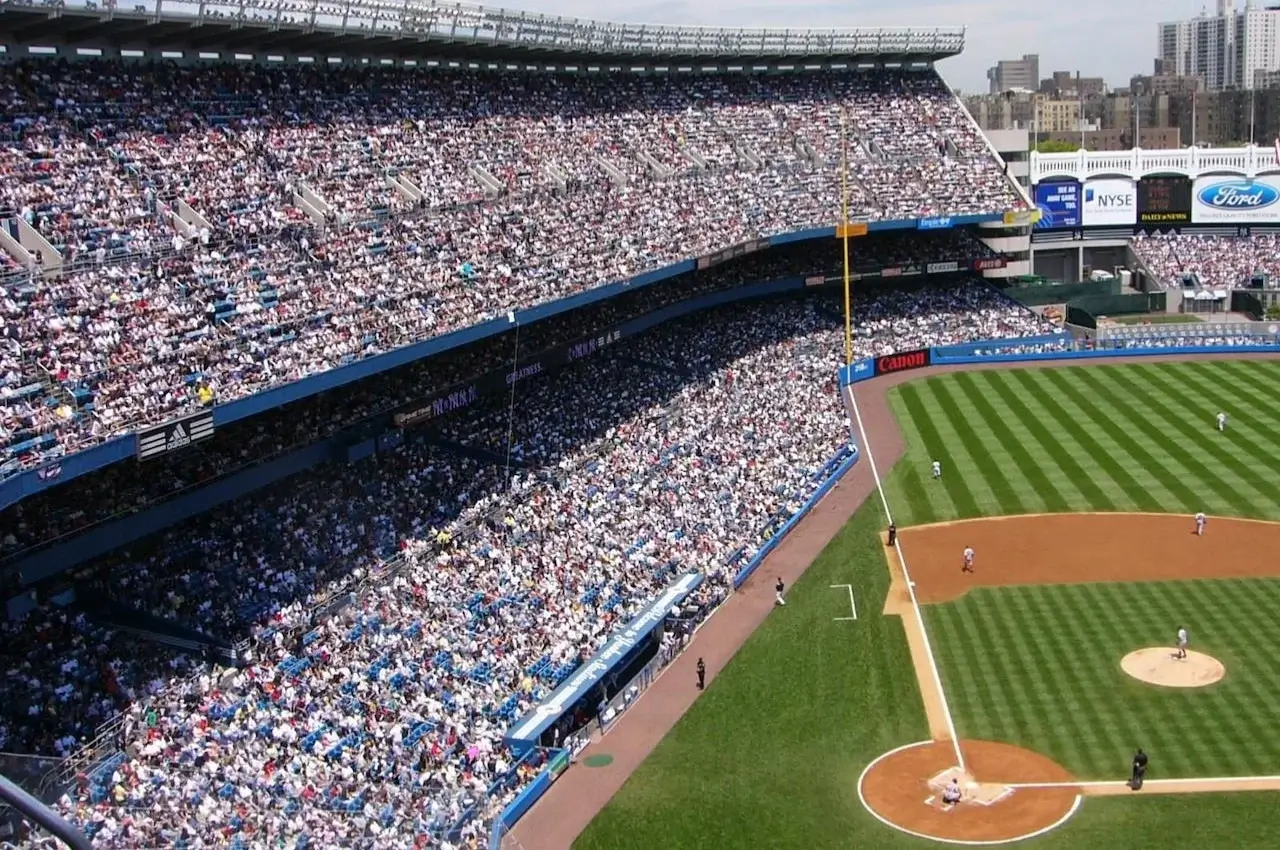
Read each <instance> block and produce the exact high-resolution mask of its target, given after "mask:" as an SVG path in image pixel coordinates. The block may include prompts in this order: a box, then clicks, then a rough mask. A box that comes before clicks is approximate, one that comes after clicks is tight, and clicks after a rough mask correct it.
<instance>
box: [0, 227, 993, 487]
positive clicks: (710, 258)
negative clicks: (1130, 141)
mask: <svg viewBox="0 0 1280 850" xmlns="http://www.w3.org/2000/svg"><path fill="white" fill-rule="evenodd" d="M1003 217H1004V214H1003V213H992V214H986V215H963V216H949V217H941V218H932V219H904V220H901V221H873V222H868V223H867V231H868V232H869V233H880V232H884V231H901V230H945V229H951V228H956V227H965V226H968V225H972V224H980V223H982V222H988V221H1000V220H1002V219H1003ZM835 232H836V229H835V227H818V228H810V229H807V230H799V231H795V232H792V233H782V234H776V235H773V236H770V237H768V238H766V239H757V240H753V241H752V242H749V243H745V244H744V245H740V246H732V247H728V248H725V249H723V250H720V251H716V252H713V253H711V254H708V255H705V256H703V257H700V258H696V259H690V260H684V261H681V262H679V263H675V264H674V265H670V266H667V267H665V268H661V269H655V270H654V271H650V272H646V273H644V274H641V275H637V276H635V277H633V278H631V279H629V280H625V281H620V282H617V283H609V284H605V285H603V286H598V287H596V288H594V289H591V290H588V291H586V292H580V293H578V294H576V295H571V296H569V297H567V298H561V299H559V300H556V301H550V302H547V303H546V304H539V305H537V306H535V307H530V308H528V309H527V310H519V311H516V312H515V313H514V314H513V315H512V316H511V317H510V318H509V317H508V316H506V315H502V316H498V317H495V318H492V319H489V320H487V321H484V322H481V323H479V324H476V325H472V326H471V327H467V328H462V329H460V330H456V331H453V332H451V333H447V334H442V335H440V336H437V337H433V338H431V339H427V340H423V341H421V342H417V343H413V344H411V345H406V346H404V347H402V348H397V349H395V350H394V351H388V352H385V353H383V354H376V355H374V356H372V357H369V358H366V359H364V360H357V361H355V362H352V363H348V364H346V365H344V366H339V367H337V368H335V369H330V370H329V371H327V372H322V373H320V374H318V375H312V376H311V377H308V378H303V379H302V380H299V381H294V382H293V383H289V384H285V385H283V386H279V387H274V388H272V389H269V390H263V391H262V392H260V393H256V394H254V395H251V396H247V397H245V398H241V399H236V400H235V401H230V402H227V403H225V404H220V405H217V406H216V407H215V408H214V409H213V423H214V427H215V428H217V427H223V426H225V425H229V424H231V423H232V422H236V421H238V420H240V419H245V418H247V417H250V416H256V415H258V414H260V413H264V412H266V411H268V410H272V409H274V408H276V407H279V406H281V405H284V404H290V403H292V402H295V401H300V400H301V399H304V398H307V397H308V396H312V395H316V394H317V393H322V392H326V391H328V390H333V389H336V388H338V387H341V386H345V385H347V384H350V383H353V382H355V381H361V380H364V379H365V378H368V377H371V376H373V375H376V374H378V373H380V372H385V371H387V370H389V369H395V368H397V367H399V366H404V365H406V364H409V363H413V362H415V361H418V360H421V359H423V358H425V357H430V356H432V355H434V354H440V353H442V352H445V351H448V350H449V349H451V348H458V347H460V346H463V345H469V344H471V343H473V342H478V341H479V340H482V339H486V338H488V337H491V336H494V335H496V334H499V333H502V332H503V331H506V330H508V329H509V328H511V327H513V326H514V325H515V324H522V325H527V324H529V323H531V322H537V321H540V320H542V319H547V318H550V317H552V316H557V315H559V314H561V313H565V312H568V311H570V310H576V309H578V308H579V307H585V306H586V305H588V304H594V303H596V302H598V301H603V300H605V299H607V298H613V297H615V296H617V295H620V294H622V293H624V292H629V291H631V290H633V289H638V288H640V287H643V286H648V285H650V284H653V283H657V282H659V281H663V280H666V279H668V278H671V277H675V276H676V275H678V274H683V273H685V272H690V271H694V270H695V269H706V268H712V267H714V266H715V265H717V264H719V263H722V262H725V261H727V260H729V259H733V258H736V257H740V256H744V255H745V254H747V253H752V252H755V251H761V250H765V249H766V248H770V247H773V246H776V245H787V244H791V243H795V242H803V241H807V240H814V239H831V238H834V236H835ZM153 424H159V423H153ZM136 452H137V438H136V437H135V436H134V435H133V434H128V435H125V436H122V437H117V438H115V439H113V440H111V441H109V442H106V443H103V444H102V445H99V446H94V447H93V448H89V449H85V450H84V451H82V452H77V453H75V454H72V455H68V456H66V457H62V458H57V459H51V460H50V461H49V463H47V464H45V465H44V467H43V468H42V469H27V470H23V471H21V472H14V473H12V474H11V475H10V476H9V477H8V478H6V479H5V480H3V481H0V509H3V508H5V507H8V506H9V505H11V504H13V503H14V502H17V501H19V500H21V499H24V498H26V497H27V496H30V495H33V494H35V493H39V492H40V491H41V490H45V489H47V488H49V487H52V486H56V485H58V484H62V483H65V482H66V481H68V480H70V479H72V478H76V477H78V476H81V475H87V474H88V473H90V472H94V471H96V470H99V469H102V468H103V467H106V466H110V465H111V464H114V463H119V462H120V461H122V460H126V459H128V458H130V457H133V456H134V455H135V454H136ZM55 467H56V468H57V470H58V472H57V474H56V475H48V474H47V473H46V470H49V469H53V468H55ZM4 471H5V469H4V467H2V466H0V475H2V474H4Z"/></svg>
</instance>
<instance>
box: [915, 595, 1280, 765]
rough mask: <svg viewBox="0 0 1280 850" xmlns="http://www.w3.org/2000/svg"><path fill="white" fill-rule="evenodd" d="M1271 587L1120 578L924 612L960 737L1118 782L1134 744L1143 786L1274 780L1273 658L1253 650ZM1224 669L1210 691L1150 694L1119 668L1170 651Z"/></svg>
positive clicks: (1272, 601)
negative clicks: (1182, 644)
mask: <svg viewBox="0 0 1280 850" xmlns="http://www.w3.org/2000/svg"><path fill="white" fill-rule="evenodd" d="M1277 606H1280V580H1275V579H1245V580H1236V581H1213V580H1206V581H1178V582H1126V583H1116V584H1079V585H1043V586H1036V587H1008V588H999V589H990V588H982V589H978V590H975V591H972V592H970V593H968V594H966V595H965V596H964V597H962V598H961V599H959V600H957V601H955V602H952V603H947V604H945V605H929V606H926V607H925V608H924V615H925V618H926V621H927V625H928V628H929V631H930V634H931V635H932V636H933V638H934V652H935V653H936V654H937V657H938V662H939V668H940V672H941V675H942V679H943V686H944V688H945V689H946V692H947V695H948V698H949V700H950V703H951V707H952V711H953V712H954V714H955V716H956V719H957V722H958V723H959V725H960V726H961V731H962V734H963V735H964V736H965V737H967V738H982V739H989V740H996V741H1012V742H1016V743H1018V744H1020V745H1022V746H1026V747H1030V748H1031V749H1034V750H1036V751H1038V752H1041V753H1044V754H1045V755H1047V756H1050V757H1051V758H1053V759H1055V760H1056V761H1057V762H1058V763H1059V764H1062V765H1063V766H1064V767H1066V768H1067V769H1068V770H1070V771H1072V772H1073V773H1074V774H1075V775H1076V776H1078V777H1080V778H1081V779H1090V780H1103V779H1122V778H1124V777H1125V775H1126V771H1127V769H1128V760H1129V758H1130V757H1131V756H1132V755H1133V750H1134V748H1135V747H1143V748H1144V749H1146V750H1147V751H1148V752H1149V753H1151V754H1152V759H1153V772H1152V774H1151V777H1152V778H1157V777H1164V778H1169V777H1203V776H1252V775H1271V774H1276V773H1280V736H1276V735H1270V734H1263V733H1264V731H1265V730H1268V729H1271V728H1273V727H1274V720H1275V697H1274V695H1275V694H1276V693H1278V692H1280V690H1278V689H1280V656H1278V655H1277V654H1275V653H1272V652H1268V651H1265V648H1263V647H1260V646H1259V645H1258V635H1257V629H1258V625H1259V623H1265V622H1269V621H1270V619H1269V617H1268V615H1267V614H1266V612H1267V611H1268V610H1272V611H1273V610H1280V609H1277ZM1177 623H1186V624H1188V625H1189V626H1190V628H1191V630H1192V635H1191V636H1192V645H1193V648H1197V647H1198V648H1200V649H1202V650H1204V651H1207V652H1209V653H1210V654H1212V655H1213V656H1214V657H1216V658H1218V659H1220V660H1221V661H1222V662H1223V663H1224V664H1225V665H1226V666H1227V670H1228V673H1227V678H1226V679H1224V680H1223V681H1222V682H1221V683H1219V684H1217V685H1215V686H1214V687H1212V688H1203V689H1173V688H1168V689H1166V688H1153V687H1150V686H1148V685H1144V684H1141V683H1140V682H1137V681H1136V680H1134V679H1131V678H1130V677H1129V676H1128V675H1126V674H1125V673H1124V672H1123V671H1121V669H1120V665H1119V661H1120V659H1121V658H1122V657H1123V656H1124V655H1125V654H1126V653H1127V652H1129V651H1131V650H1133V649H1134V648H1137V647H1142V646H1160V645H1168V644H1169V643H1171V640H1172V635H1171V633H1170V629H1171V628H1172V626H1171V625H1170V624H1177Z"/></svg>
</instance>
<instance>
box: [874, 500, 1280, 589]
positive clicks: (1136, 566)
mask: <svg viewBox="0 0 1280 850" xmlns="http://www.w3.org/2000/svg"><path fill="white" fill-rule="evenodd" d="M1194 532H1195V523H1194V522H1193V521H1192V518H1191V517H1189V516H1176V515H1168V514H1040V515H1024V516H1010V517H999V518H995V519H975V520H962V521H958V522H946V523H938V524H936V525H921V526H916V527H914V528H904V529H901V530H900V531H899V532H898V537H899V539H900V540H901V542H902V548H903V552H904V555H905V557H906V560H907V566H908V569H909V570H910V573H911V579H912V580H913V581H914V582H915V583H916V587H915V591H916V599H917V600H918V601H919V602H920V604H922V605H925V604H930V603H939V602H949V601H951V600H954V599H958V598H959V597H961V596H963V595H964V594H965V593H967V592H969V590H970V589H972V588H975V587H1006V586H1009V585H1019V584H1022V585H1026V584H1076V583H1085V582H1111V581H1169V580H1174V579H1206V578H1256V577H1265V578H1275V577H1280V558H1276V556H1275V552H1276V551H1278V550H1280V523H1272V522H1261V521H1255V520H1244V519H1229V518H1225V517H1214V518H1212V519H1210V521H1209V526H1208V530H1207V531H1206V532H1205V534H1204V536H1203V537H1197V536H1196V534H1195V533H1194ZM965 547H972V548H973V550H974V553H975V557H974V571H973V572H971V573H966V572H962V571H961V570H960V564H961V553H962V552H964V550H965Z"/></svg>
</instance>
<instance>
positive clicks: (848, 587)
mask: <svg viewBox="0 0 1280 850" xmlns="http://www.w3.org/2000/svg"><path fill="white" fill-rule="evenodd" d="M842 587H843V588H844V589H845V590H847V591H849V613H850V614H852V615H853V616H852V617H833V618H832V619H834V620H835V621H836V622H837V623H843V622H848V621H849V620H856V619H858V606H857V604H856V603H855V602H854V601H853V585H851V584H833V585H831V589H832V590H839V589H840V588H842Z"/></svg>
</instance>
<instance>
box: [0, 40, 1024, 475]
mask: <svg viewBox="0 0 1280 850" xmlns="http://www.w3.org/2000/svg"><path fill="white" fill-rule="evenodd" d="M0 112H2V115H3V119H4V124H5V125H6V126H7V127H8V128H9V130H8V134H7V137H6V138H5V140H4V141H3V142H2V143H0V175H3V178H4V179H3V181H0V219H9V218H11V217H13V216H18V217H21V218H22V219H23V220H25V221H26V222H28V223H29V224H30V225H31V226H32V227H34V228H35V229H36V230H37V231H39V233H40V234H41V235H42V236H43V237H44V238H45V239H46V240H47V241H48V244H49V245H51V246H52V247H53V249H55V250H56V251H57V252H58V253H59V254H60V255H61V259H60V265H61V269H60V270H59V272H60V273H59V274H57V275H55V274H53V273H52V272H53V269H52V265H53V262H52V261H53V257H52V256H51V257H48V258H44V257H36V259H37V260H38V261H40V262H41V263H43V265H45V266H48V267H49V268H47V269H45V272H44V273H42V271H41V269H40V268H37V269H36V270H35V271H34V272H32V271H30V270H27V269H21V268H16V269H14V270H13V271H11V272H10V273H9V275H10V276H9V277H8V279H7V280H6V281H5V299H4V304H3V308H4V315H5V324H6V327H5V339H6V346H5V347H4V348H3V350H2V351H0V379H2V380H3V382H4V384H3V388H2V389H0V393H2V394H3V406H0V440H3V441H4V442H5V443H6V444H7V448H6V449H5V451H6V453H7V458H6V460H8V461H9V468H10V469H11V470H13V469H18V468H23V467H29V466H31V465H33V464H36V463H39V462H40V461H41V460H42V459H43V458H47V457H49V456H56V455H58V454H61V453H66V452H72V451H75V450H78V449H81V448H84V447H86V446H88V445H91V444H93V443H96V442H101V441H103V440H105V439H107V438H110V437H112V436H116V435H119V434H122V433H127V432H131V431H133V430H136V429H137V428H138V427H140V426H142V425H145V424H155V423H157V422H161V421H164V420H167V419H169V418H171V417H173V416H174V415H176V414H178V413H181V412H184V411H189V410H191V409H193V408H197V407H199V406H201V405H208V404H212V403H214V402H225V401H229V400H232V399H234V398H237V397H241V396H244V395H246V394H249V393H253V392H257V391H260V390H262V389H264V388H267V387H271V386H275V385H279V384H282V383H286V382H289V381H295V380H298V379H300V378H302V377H305V376H307V375H311V374H315V373H317V372H320V371H323V370H326V369H330V368H333V367H335V366H337V365H340V364H343V363H347V362H350V361H352V360H354V359H359V358H363V357H367V356H370V355H372V354H375V353H379V352H383V351H387V350H390V349H393V348H396V347H399V346H401V345H404V344H406V343H408V342H411V341H415V340H418V339H422V338H425V337H431V336H436V335H439V334H442V333H445V332H447V331H450V330H455V329H458V328H463V327H467V326H469V325H473V324H475V323H476V322H478V321H481V320H483V319H486V318H492V317H495V316H502V315H504V314H506V313H507V312H508V311H511V310H513V309H518V308H524V307H528V306H531V305H534V304H538V303H543V302H547V301H550V300H553V299H557V298H562V297H564V296H566V295H570V294H573V293H575V292H579V291H582V290H584V289H587V288H590V287H594V286H597V285H599V284H601V283H605V282H611V281H615V280H621V279H624V278H627V277H630V276H633V275H635V274H638V273H641V272H644V271H647V270H652V269H656V268H659V267H663V266H667V265H670V264H672V263H675V262H677V261H680V260H684V259H687V258H689V257H692V256H698V255H700V254H705V253H707V252H708V251H711V250H715V249H719V248H723V247H726V246H728V245H732V244H736V243H740V242H742V241H744V240H748V239H752V238H755V237H758V236H767V235H771V234H777V233H785V232H791V231H797V230H803V229H805V228H811V227H823V226H826V227H830V226H831V225H832V224H833V223H834V222H833V219H834V218H835V217H836V211H837V209H838V206H839V205H838V203H837V201H838V199H839V197H840V182H841V181H840V174H839V168H838V165H839V160H840V157H841V150H840V138H841V129H840V128H841V121H842V116H843V118H844V120H846V121H847V128H848V133H849V135H850V136H851V142H850V144H849V157H850V173H851V180H850V192H851V205H850V209H851V213H852V214H853V215H855V216H858V217H865V218H869V219H872V220H875V219H913V218H917V217H929V216H937V215H948V216H950V215H961V214H967V213H975V214H976V213H991V212H1003V211H1006V210H1011V209H1018V208H1021V207H1023V206H1025V204H1024V202H1023V200H1022V198H1021V196H1020V195H1018V194H1017V193H1016V192H1015V190H1014V188H1013V187H1012V184H1011V183H1010V182H1009V181H1008V180H1007V179H1006V178H1005V176H1004V174H1003V173H1002V169H1001V167H1000V165H999V164H998V162H997V161H996V160H995V159H994V158H993V157H991V156H990V153H989V150H988V148H987V147H986V145H985V142H984V141H983V140H982V139H981V137H980V134H979V133H978V131H977V129H976V127H975V125H974V124H973V123H972V121H971V120H970V119H969V118H968V117H967V116H966V115H965V113H964V112H963V110H962V108H961V107H960V105H959V104H958V102H957V101H956V100H955V98H954V97H952V96H951V93H950V92H949V90H948V89H947V88H946V87H945V85H943V84H942V83H941V81H940V80H939V79H938V77H937V76H936V75H935V74H933V73H932V72H927V73H926V72H894V71H883V72H868V73H854V72H842V73H814V74H795V75H777V76H769V77H759V76H745V75H732V74H726V75H716V74H705V75H698V76H696V77H677V76H674V75H654V76H639V75H636V76H622V75H617V74H561V75H557V74H550V73H531V74H520V73H515V72H511V73H501V74H496V73H495V74H489V73H483V72H463V71H456V72H455V71H446V70H443V69H440V70H434V71H431V72H425V71H422V70H412V69H404V68H377V67H368V66H361V67H335V68H320V67H314V66H292V67H271V68H266V67H261V66H256V65H253V64H251V63H245V64H237V65H227V64H205V65H198V64H197V65H189V66H179V65H174V64H157V65H146V64H118V63H111V62H107V61H82V62H72V63H65V62H57V61H27V62H13V63H6V64H3V65H0ZM686 151H688V152H691V153H690V154H686ZM641 156H644V157H648V158H649V159H651V160H652V162H653V163H654V164H653V165H650V166H648V167H646V166H645V165H644V164H642V161H641V159H640V157H641ZM694 157H697V161H695V159H694ZM646 161H647V160H646ZM698 162H700V163H701V164H697V163H698ZM472 166H480V167H483V168H484V169H485V170H486V171H487V172H488V173H489V174H491V175H492V176H493V177H494V178H495V179H496V180H497V181H498V182H499V184H500V186H499V189H500V190H501V194H499V195H498V196H497V197H491V198H486V197H485V196H484V195H483V194H482V192H481V188H482V186H481V183H480V182H479V181H478V180H477V179H476V178H475V177H474V176H473V175H472V173H471V170H470V169H471V167H472ZM703 166H705V167H703ZM659 174H661V175H662V176H661V177H659V176H657V175H659ZM390 175H394V176H395V180H396V181H398V182H397V185H398V186H399V187H400V188H392V187H391V186H390V185H389V184H388V178H389V176H390ZM303 185H305V186H306V187H308V188H309V189H310V190H311V191H313V192H314V193H315V195H317V196H318V197H319V198H320V199H321V200H322V201H323V204H324V205H325V206H326V208H327V209H328V210H329V212H328V218H327V220H326V221H325V222H324V224H323V225H320V224H317V223H316V222H315V221H313V220H312V219H309V218H307V217H306V216H305V215H304V213H303V212H302V210H301V209H299V207H297V206H295V205H294V202H293V200H292V198H293V196H294V192H295V191H296V190H297V189H298V188H299V187H300V186H303ZM411 197H412V198H413V200H410V198H411ZM179 202H185V203H186V204H189V205H190V208H191V209H192V210H194V211H195V213H196V214H198V215H199V216H200V217H201V218H200V220H201V221H203V222H204V223H205V225H207V226H205V225H202V226H201V227H200V228H199V229H198V230H197V231H196V232H194V233H190V234H188V235H187V236H186V237H183V236H181V235H179V234H178V233H177V232H176V231H174V230H173V228H172V225H171V221H170V219H169V217H168V216H167V215H166V214H165V213H164V210H166V209H169V208H172V207H174V206H175V205H176V204H178V203H179ZM37 253H38V252H37ZM8 265H9V266H13V265H14V264H13V263H12V262H9V263H8Z"/></svg>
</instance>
